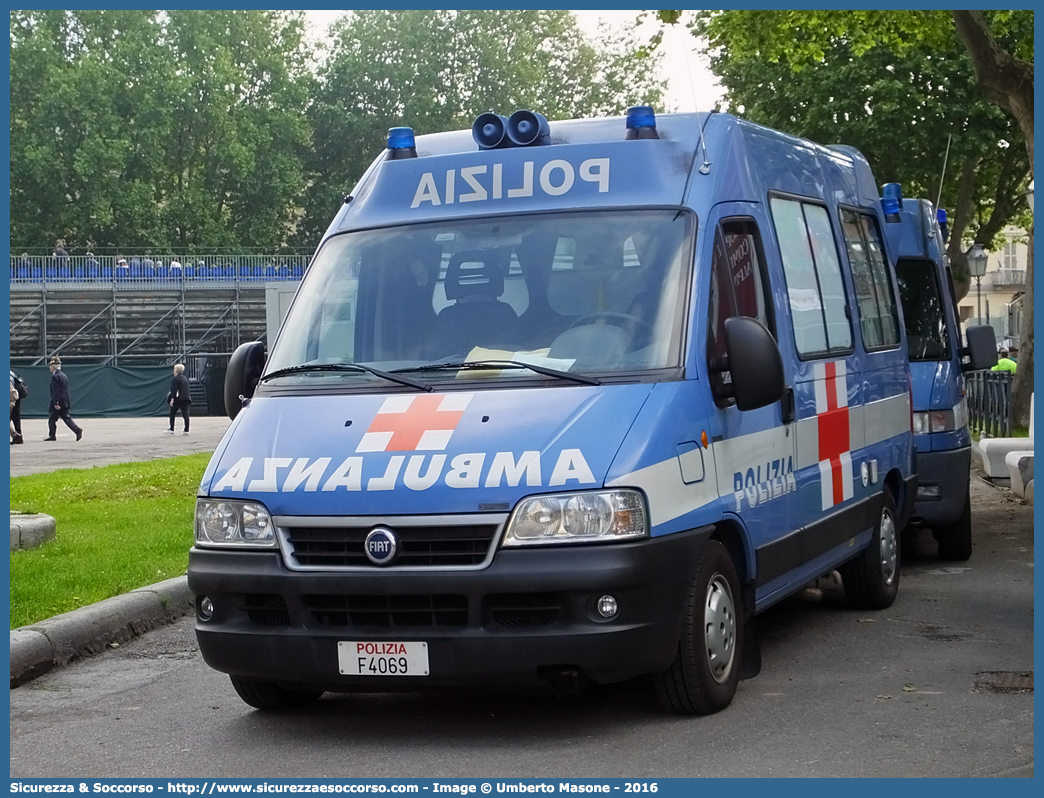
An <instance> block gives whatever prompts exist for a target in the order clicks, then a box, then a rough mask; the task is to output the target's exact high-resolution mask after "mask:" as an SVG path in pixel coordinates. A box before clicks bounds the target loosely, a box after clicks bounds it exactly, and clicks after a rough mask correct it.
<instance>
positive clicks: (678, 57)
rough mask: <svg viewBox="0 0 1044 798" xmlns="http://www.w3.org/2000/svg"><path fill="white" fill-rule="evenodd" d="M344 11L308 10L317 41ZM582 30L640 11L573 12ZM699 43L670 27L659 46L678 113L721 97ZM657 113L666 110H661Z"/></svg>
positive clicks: (650, 27) (651, 28)
mask: <svg viewBox="0 0 1044 798" xmlns="http://www.w3.org/2000/svg"><path fill="white" fill-rule="evenodd" d="M343 13H345V12H344V11H306V12H305V14H306V16H307V18H308V21H309V26H310V28H311V30H310V33H311V35H312V36H314V37H315V38H322V36H323V35H324V33H325V31H326V28H327V26H328V25H329V24H330V23H331V22H333V21H334V20H335V19H337V18H338V17H339V16H340V15H341V14H343ZM573 13H574V14H575V15H576V18H577V22H578V23H579V25H580V28H581V29H582V30H583V31H585V32H586V33H588V34H590V35H593V34H594V33H595V32H596V31H597V30H598V23H599V21H600V20H601V21H605V22H607V23H609V24H610V25H625V24H627V23H629V22H631V21H633V20H634V19H636V18H637V16H638V14H639V13H641V12H639V11H574V12H573ZM658 28H659V23H656V22H648V23H646V25H645V26H644V27H643V28H641V29H640V32H641V33H642V34H643V35H644V34H648V36H649V38H651V37H652V36H653V34H655V33H656V31H657V30H658ZM697 44H698V42H697V40H696V39H694V38H693V37H692V35H691V34H690V33H689V32H688V31H687V30H686V29H685V28H684V27H683V26H682V25H672V26H668V27H667V29H666V31H665V32H664V36H663V42H662V44H661V45H660V47H661V50H662V51H663V54H664V58H663V62H662V70H663V76H664V77H666V78H667V97H666V99H667V102H668V103H670V105H671V106H672V109H673V110H675V111H696V110H699V111H709V110H710V109H711V108H713V107H714V103H715V102H716V101H717V100H718V99H720V98H721V95H722V90H721V87H720V86H719V85H718V84H717V83H716V81H715V78H714V75H712V74H711V72H710V70H709V69H708V67H707V59H706V58H705V57H704V56H702V55H701V54H700V53H699V52H697V51H696V49H695V48H696V45H697ZM656 110H658V111H659V110H665V109H659V108H657V109H656Z"/></svg>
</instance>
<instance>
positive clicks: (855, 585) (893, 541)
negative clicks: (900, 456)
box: [840, 487, 900, 610]
mask: <svg viewBox="0 0 1044 798" xmlns="http://www.w3.org/2000/svg"><path fill="white" fill-rule="evenodd" d="M881 497H882V502H881V513H880V517H879V518H878V519H877V526H876V528H875V529H874V537H873V539H872V540H871V541H870V545H869V546H868V547H867V548H865V549H863V551H862V553H861V554H860V555H859V556H858V557H856V558H855V559H854V560H849V561H848V562H846V563H845V564H844V565H843V566H841V569H840V570H841V579H842V581H843V582H844V585H845V596H846V597H847V598H848V603H849V604H851V605H852V606H853V607H856V608H858V609H862V610H883V609H885V608H887V607H891V606H892V602H894V601H895V597H896V595H898V593H899V563H900V556H899V527H898V525H897V523H896V517H897V516H896V511H895V499H893V498H892V491H891V490H889V489H888V488H887V487H885V488H884V489H883V490H882V491H881Z"/></svg>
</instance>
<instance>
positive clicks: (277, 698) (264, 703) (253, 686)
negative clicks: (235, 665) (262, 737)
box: [228, 676, 323, 710]
mask: <svg viewBox="0 0 1044 798" xmlns="http://www.w3.org/2000/svg"><path fill="white" fill-rule="evenodd" d="M228 678H229V679H231V680H232V686H233V687H234V688H235V689H236V692H237V693H239V697H240V698H242V699H243V700H244V701H245V702H246V703H248V704H249V705H250V706H252V707H254V708H255V709H265V710H280V709H295V708H297V707H304V706H307V705H308V704H313V703H315V702H316V701H318V700H319V698H320V696H322V694H323V691H322V690H288V689H287V688H285V687H280V686H279V685H278V684H276V683H275V682H265V681H260V680H258V679H244V678H241V677H239V676H229V677H228Z"/></svg>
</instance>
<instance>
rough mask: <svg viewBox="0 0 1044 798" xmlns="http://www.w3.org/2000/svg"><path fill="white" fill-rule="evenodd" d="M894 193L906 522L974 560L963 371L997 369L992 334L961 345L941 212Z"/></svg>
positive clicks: (981, 333)
mask: <svg viewBox="0 0 1044 798" xmlns="http://www.w3.org/2000/svg"><path fill="white" fill-rule="evenodd" d="M892 185H894V184H889V186H892ZM887 193H891V192H887ZM899 193H900V197H899V199H900V201H901V206H900V211H899V215H900V218H901V221H900V223H899V224H888V225H886V230H887V237H888V243H889V245H890V247H891V250H892V252H893V254H894V256H895V260H896V266H895V269H896V276H897V278H898V281H899V296H900V300H901V303H902V306H903V315H904V319H905V322H906V341H907V347H908V349H909V353H910V374H911V377H912V380H913V429H914V446H915V447H916V449H917V477H918V482H917V495H916V500H915V503H914V511H913V512H914V514H913V517H912V519H911V523H912V524H914V525H915V526H924V527H927V528H930V529H931V530H932V535H933V536H934V537H935V540H936V541H937V543H938V547H939V556H940V557H941V558H943V559H945V560H957V561H961V560H967V559H968V558H969V557H971V553H972V526H971V495H970V492H969V480H970V474H971V470H970V469H971V433H970V432H969V430H968V402H967V398H966V395H965V384H964V372H965V371H967V370H972V369H983V368H990V367H992V366H994V365H995V364H996V362H997V350H996V346H995V340H994V333H993V330H992V328H990V327H988V326H986V325H983V326H980V327H969V328H968V329H967V330H966V333H965V334H966V335H967V339H968V343H967V345H965V343H964V335H962V332H961V323H960V319H959V318H958V315H957V298H956V294H955V292H954V286H953V275H952V273H951V271H950V264H949V261H948V259H947V257H946V236H947V229H946V211H945V210H942V209H939V210H938V211H936V210H935V208H934V207H933V205H932V203H931V202H930V201H928V200H925V199H902V198H901V192H899Z"/></svg>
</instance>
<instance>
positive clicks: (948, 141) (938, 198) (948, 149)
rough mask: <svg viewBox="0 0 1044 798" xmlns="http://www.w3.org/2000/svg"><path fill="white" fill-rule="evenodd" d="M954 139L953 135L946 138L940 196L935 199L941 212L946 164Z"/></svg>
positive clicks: (940, 179) (937, 208)
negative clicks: (940, 205)
mask: <svg viewBox="0 0 1044 798" xmlns="http://www.w3.org/2000/svg"><path fill="white" fill-rule="evenodd" d="M952 139H953V133H951V134H950V135H949V136H947V137H946V154H945V155H944V156H943V168H942V174H941V175H939V194H938V196H936V198H935V210H939V203H940V202H942V187H943V180H945V179H946V162H947V161H948V160H949V158H950V141H951V140H952Z"/></svg>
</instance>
